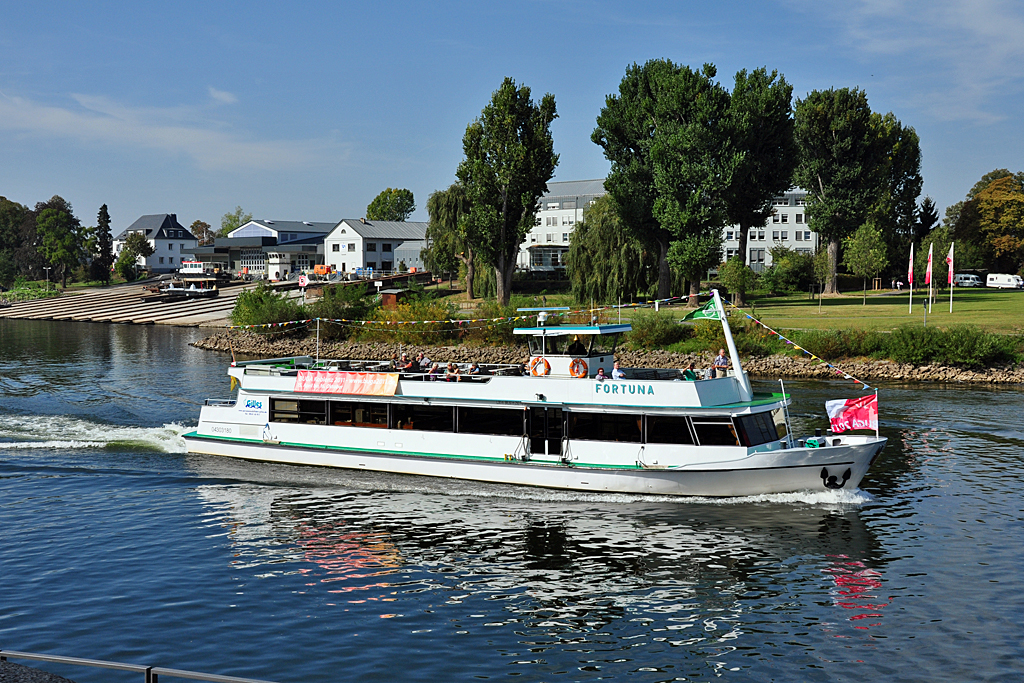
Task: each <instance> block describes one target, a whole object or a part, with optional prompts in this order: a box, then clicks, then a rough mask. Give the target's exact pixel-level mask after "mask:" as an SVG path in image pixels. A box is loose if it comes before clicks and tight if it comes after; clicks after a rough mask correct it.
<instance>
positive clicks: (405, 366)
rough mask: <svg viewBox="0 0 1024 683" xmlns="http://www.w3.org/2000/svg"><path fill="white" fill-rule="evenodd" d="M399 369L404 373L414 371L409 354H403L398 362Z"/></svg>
mask: <svg viewBox="0 0 1024 683" xmlns="http://www.w3.org/2000/svg"><path fill="white" fill-rule="evenodd" d="M398 369H399V370H401V371H402V372H411V371H412V369H413V363H412V361H411V360H409V354H407V353H403V354H402V358H401V359H400V360H399V361H398Z"/></svg>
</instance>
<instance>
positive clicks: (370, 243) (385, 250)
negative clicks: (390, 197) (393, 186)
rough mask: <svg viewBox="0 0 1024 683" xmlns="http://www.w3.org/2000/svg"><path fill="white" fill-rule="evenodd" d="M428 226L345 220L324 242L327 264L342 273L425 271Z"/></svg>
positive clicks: (408, 222) (396, 222)
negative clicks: (424, 251)
mask: <svg viewBox="0 0 1024 683" xmlns="http://www.w3.org/2000/svg"><path fill="white" fill-rule="evenodd" d="M427 225H428V223H421V222H413V221H401V222H399V221H368V220H366V219H365V218H359V219H355V218H346V219H344V220H341V221H339V222H338V224H337V225H336V226H334V229H333V230H331V232H330V234H329V235H327V237H326V238H325V239H324V254H325V262H326V263H327V264H328V265H330V266H332V267H333V269H334V270H335V271H337V272H339V273H345V272H349V273H351V272H355V271H361V270H368V269H373V271H374V272H377V271H383V272H387V271H396V270H400V269H401V267H402V266H403V265H404V266H405V268H417V269H422V268H423V260H422V259H421V258H420V250H421V249H423V248H424V247H425V246H426V244H427Z"/></svg>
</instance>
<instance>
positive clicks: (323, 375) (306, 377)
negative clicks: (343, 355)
mask: <svg viewBox="0 0 1024 683" xmlns="http://www.w3.org/2000/svg"><path fill="white" fill-rule="evenodd" d="M397 388H398V373H397V372H323V371H320V370H299V376H298V377H296V378H295V388H294V391H296V392H299V393H303V394H360V395H363V396H394V395H395V390H396V389H397Z"/></svg>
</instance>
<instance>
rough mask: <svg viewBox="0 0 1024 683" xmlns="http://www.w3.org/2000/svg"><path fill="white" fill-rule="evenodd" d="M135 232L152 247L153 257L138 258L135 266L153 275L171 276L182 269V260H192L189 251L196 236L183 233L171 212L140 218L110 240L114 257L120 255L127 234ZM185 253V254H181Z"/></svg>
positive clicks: (194, 243) (195, 242)
mask: <svg viewBox="0 0 1024 683" xmlns="http://www.w3.org/2000/svg"><path fill="white" fill-rule="evenodd" d="M133 232H137V233H141V234H142V235H143V237H145V238H146V240H147V241H148V242H149V245H150V246H151V247H153V255H152V256H149V257H145V258H143V257H141V256H140V257H139V258H138V260H137V263H138V265H139V267H140V268H145V269H146V270H148V271H150V272H152V273H172V272H175V271H177V270H178V268H180V267H181V262H182V260H186V261H187V260H189V259H190V258H191V250H192V249H195V248H196V246H197V245H198V244H199V240H197V239H196V237H195V235H193V234H192V233H191V232H189V231H188V230H186V229H185V228H184V227H182V225H181V224H180V223H178V217H177V215H176V214H173V213H157V214H152V215H149V216H141V217H140V218H139V219H138V220H136V221H135V222H134V223H132V224H131V225H129V226H128V227H127V228H125V229H124V230H123V231H122V232H121V233H120V234H119V235H118V236H117V237H115V238H114V239H113V240H112V246H113V249H114V258H115V259H116V258H117V256H118V255H119V254H120V253H121V249H122V248H124V243H125V241H126V240H127V239H128V235H129V234H131V233H133ZM183 252H184V253H183Z"/></svg>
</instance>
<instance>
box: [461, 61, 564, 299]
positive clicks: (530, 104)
mask: <svg viewBox="0 0 1024 683" xmlns="http://www.w3.org/2000/svg"><path fill="white" fill-rule="evenodd" d="M557 116H558V114H557V112H556V110H555V96H554V95H552V94H550V93H548V94H546V95H544V97H542V98H541V100H540V102H536V103H535V102H534V101H533V100H531V99H530V88H529V87H527V86H525V85H522V86H517V85H516V82H515V81H514V80H513V79H511V78H506V79H505V80H504V81H503V82H502V84H501V87H500V88H498V89H497V90H496V91H494V94H493V95H492V96H491V101H490V102H489V103H488V104H487V106H485V107H484V108H483V111H481V112H480V118H478V119H477V120H475V121H473V122H472V123H470V124H469V126H467V127H466V134H465V135H464V136H463V138H462V148H463V151H464V152H465V155H466V158H465V159H463V161H462V163H460V164H459V168H458V170H457V171H456V173H455V175H456V177H457V178H458V179H459V182H460V183H461V184H462V186H463V187H464V188H465V190H466V198H467V199H468V200H469V204H470V208H469V216H468V219H467V220H468V229H469V230H470V231H472V232H473V233H474V234H475V235H477V236H479V242H478V243H477V249H478V252H479V254H480V257H481V258H482V259H483V261H484V262H485V263H487V264H488V265H489V266H491V267H492V268H493V269H494V275H495V279H496V280H497V283H496V284H497V298H498V300H499V302H500V303H501V304H502V305H503V306H507V305H508V302H509V298H510V296H511V294H512V274H513V273H514V272H515V268H516V262H517V260H518V256H519V245H520V244H522V243H523V239H524V238H525V237H526V234H527V232H529V230H530V228H532V227H533V224H534V216H535V215H536V213H537V202H538V200H539V199H540V198H541V196H543V194H544V193H545V192H547V183H548V180H550V179H551V176H552V175H554V172H555V166H557V165H558V155H557V154H555V152H554V140H553V139H552V137H551V122H552V121H554V120H555V118H556V117H557Z"/></svg>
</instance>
